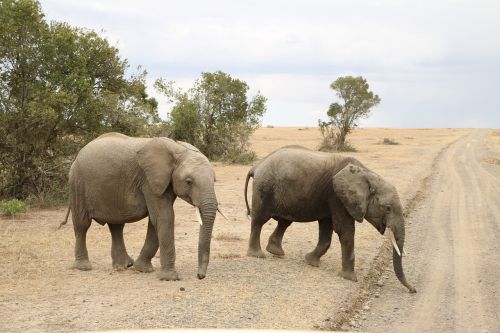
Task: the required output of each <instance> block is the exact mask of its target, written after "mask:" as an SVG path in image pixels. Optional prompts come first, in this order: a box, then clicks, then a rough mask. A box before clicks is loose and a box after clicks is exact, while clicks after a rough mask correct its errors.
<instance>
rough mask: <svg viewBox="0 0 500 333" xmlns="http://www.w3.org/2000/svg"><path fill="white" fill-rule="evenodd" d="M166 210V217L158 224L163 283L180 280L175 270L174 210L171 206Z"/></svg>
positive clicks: (160, 276)
mask: <svg viewBox="0 0 500 333" xmlns="http://www.w3.org/2000/svg"><path fill="white" fill-rule="evenodd" d="M165 209H166V215H165V217H163V218H159V219H158V221H157V223H156V231H157V234H158V242H159V247H160V264H161V271H160V274H159V278H160V280H162V281H175V280H180V279H179V274H177V271H176V270H175V239H174V219H175V217H174V209H173V207H172V206H171V205H168V207H167V208H165Z"/></svg>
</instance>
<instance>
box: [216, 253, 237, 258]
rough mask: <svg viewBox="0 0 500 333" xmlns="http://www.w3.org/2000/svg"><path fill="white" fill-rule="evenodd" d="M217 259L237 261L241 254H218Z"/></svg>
mask: <svg viewBox="0 0 500 333" xmlns="http://www.w3.org/2000/svg"><path fill="white" fill-rule="evenodd" d="M216 257H217V258H220V259H237V258H241V254H238V253H219V254H217V256H216Z"/></svg>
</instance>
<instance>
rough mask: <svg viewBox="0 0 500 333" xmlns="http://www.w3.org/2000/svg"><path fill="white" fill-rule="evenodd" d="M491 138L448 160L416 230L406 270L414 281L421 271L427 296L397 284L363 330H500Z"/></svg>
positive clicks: (440, 166) (469, 139)
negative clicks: (488, 166)
mask: <svg viewBox="0 0 500 333" xmlns="http://www.w3.org/2000/svg"><path fill="white" fill-rule="evenodd" d="M489 135H490V131H489V130H476V131H474V132H472V133H471V134H469V135H467V136H466V137H464V138H461V139H459V140H458V141H456V142H455V143H454V144H452V145H451V146H450V147H449V149H447V150H446V151H445V152H444V154H442V156H441V158H440V159H439V162H438V163H437V170H436V172H435V175H434V179H433V181H432V186H431V188H430V196H428V198H427V199H426V200H425V201H424V202H423V205H422V207H421V208H420V209H419V210H418V211H417V212H416V213H415V216H414V217H412V219H413V220H414V223H413V224H412V225H411V227H410V228H409V235H410V238H409V239H410V242H408V246H409V249H410V250H411V253H414V254H416V255H415V256H414V258H411V259H410V260H407V261H413V266H410V265H409V263H407V265H406V267H408V268H410V270H409V273H410V274H409V276H415V273H416V272H419V273H417V275H418V279H417V280H418V281H417V286H416V288H417V290H418V291H419V292H418V293H417V294H416V295H415V297H411V296H409V295H405V294H404V293H401V291H400V290H398V288H395V287H394V286H393V284H392V282H391V284H389V285H388V286H387V287H385V288H382V290H381V295H380V298H378V299H374V300H372V301H370V306H371V307H372V308H375V309H377V311H376V313H373V312H371V313H368V314H367V316H366V317H367V320H366V321H365V323H364V324H363V325H362V327H361V329H362V330H369V331H373V332H379V331H384V332H401V331H404V332H499V331H500V324H499V317H500V315H499V311H500V310H499V309H500V301H499V294H498V292H499V291H500V283H499V278H500V267H499V255H498V253H499V252H500V251H499V250H500V248H499V241H498V239H499V237H500V235H499V232H498V223H499V221H500V212H499V209H498V203H499V202H500V194H499V191H498V187H497V184H499V179H500V178H499V177H500V168H497V169H496V170H495V171H493V172H494V173H491V172H490V171H486V170H484V168H483V166H482V165H481V161H482V156H483V155H484V154H485V153H486V151H485V142H486V138H487V137H488V136H489ZM495 203H496V204H495ZM415 219H416V221H415ZM415 222H417V223H415ZM417 255H418V256H417ZM412 273H413V274H412ZM394 280H395V279H394ZM394 309H401V311H396V315H395V313H394V312H395V311H394ZM381 318H383V319H381Z"/></svg>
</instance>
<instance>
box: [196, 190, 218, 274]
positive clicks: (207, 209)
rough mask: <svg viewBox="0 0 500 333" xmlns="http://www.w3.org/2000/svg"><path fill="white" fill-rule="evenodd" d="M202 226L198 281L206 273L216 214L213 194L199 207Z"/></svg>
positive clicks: (215, 200)
mask: <svg viewBox="0 0 500 333" xmlns="http://www.w3.org/2000/svg"><path fill="white" fill-rule="evenodd" d="M198 208H199V209H200V214H201V220H202V221H203V225H201V226H200V236H199V240H198V279H200V280H201V279H203V278H204V277H205V275H206V273H207V267H208V261H209V260H210V242H211V240H212V229H213V226H214V220H215V214H216V212H217V199H216V198H215V194H213V195H211V196H209V197H208V198H207V196H205V199H204V200H203V201H202V202H201V203H200V205H199V207H198Z"/></svg>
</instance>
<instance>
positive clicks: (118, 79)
mask: <svg viewBox="0 0 500 333" xmlns="http://www.w3.org/2000/svg"><path fill="white" fill-rule="evenodd" d="M0 22H2V24H0V197H15V198H27V197H28V196H30V197H31V198H35V200H43V199H44V198H45V197H47V196H49V195H54V193H63V192H65V191H63V190H62V189H63V188H64V187H65V184H66V174H67V171H68V170H69V166H70V163H71V161H72V157H73V155H74V154H75V152H76V151H78V149H79V148H81V147H82V146H83V145H84V144H85V143H87V142H88V141H89V140H91V139H93V138H95V137H97V136H98V135H100V134H102V133H105V132H109V131H119V132H121V133H124V134H128V135H136V136H138V135H147V134H150V133H151V132H153V133H154V132H157V131H159V130H161V126H162V124H161V121H160V119H159V118H158V114H157V102H156V101H155V100H154V99H153V98H149V97H148V95H147V94H146V87H145V77H146V72H145V71H142V70H141V69H140V68H139V69H138V70H137V73H136V74H134V75H132V76H130V77H125V71H126V69H127V68H128V64H127V61H126V60H123V59H121V58H120V57H119V55H118V50H117V49H116V48H115V47H113V46H111V45H109V43H108V41H107V40H106V39H104V38H102V37H100V36H99V35H98V34H97V33H95V32H94V31H90V30H86V29H80V28H74V27H71V26H69V25H68V24H66V23H60V22H51V23H50V24H49V23H47V22H46V21H45V19H44V16H43V13H42V11H41V8H40V4H39V3H38V2H37V1H32V0H19V1H14V0H4V1H0Z"/></svg>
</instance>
